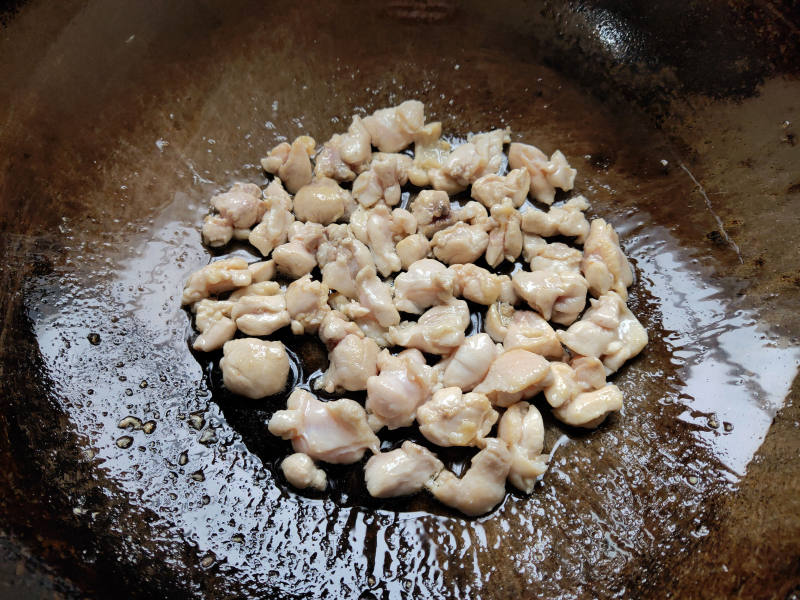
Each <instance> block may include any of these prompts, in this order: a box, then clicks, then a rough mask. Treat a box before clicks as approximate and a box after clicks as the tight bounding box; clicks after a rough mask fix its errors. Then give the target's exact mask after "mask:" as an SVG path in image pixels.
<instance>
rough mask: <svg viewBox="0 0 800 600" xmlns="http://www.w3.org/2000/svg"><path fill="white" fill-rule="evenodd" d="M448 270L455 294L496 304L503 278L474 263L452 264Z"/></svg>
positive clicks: (487, 303)
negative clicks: (451, 277) (451, 276)
mask: <svg viewBox="0 0 800 600" xmlns="http://www.w3.org/2000/svg"><path fill="white" fill-rule="evenodd" d="M448 271H449V272H450V273H452V275H453V295H454V296H460V297H461V298H466V299H467V300H469V301H471V302H475V303H477V304H483V305H485V306H489V305H491V304H494V303H495V301H497V298H498V297H499V296H500V292H501V291H502V280H501V279H500V277H499V276H498V275H495V274H494V273H491V272H490V271H487V270H486V269H484V268H482V267H479V266H477V265H473V264H465V265H452V266H451V267H449V268H448ZM395 285H397V284H396V283H395Z"/></svg>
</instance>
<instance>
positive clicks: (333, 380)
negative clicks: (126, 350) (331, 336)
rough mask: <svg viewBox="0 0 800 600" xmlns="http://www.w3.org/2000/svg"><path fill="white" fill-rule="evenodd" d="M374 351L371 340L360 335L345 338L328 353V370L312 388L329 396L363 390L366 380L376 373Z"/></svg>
mask: <svg viewBox="0 0 800 600" xmlns="http://www.w3.org/2000/svg"><path fill="white" fill-rule="evenodd" d="M359 333H360V332H359ZM378 351H379V349H378V345H377V344H376V343H375V341H374V340H372V339H371V338H368V337H364V335H363V334H360V335H358V334H353V333H351V334H348V335H346V336H345V337H344V339H343V340H342V341H341V342H339V343H338V344H336V346H334V348H333V350H331V351H330V352H329V353H328V359H329V365H328V370H327V371H325V374H324V375H323V376H322V377H321V378H320V379H319V380H318V381H317V383H316V384H315V387H316V388H317V389H320V388H321V389H324V390H325V391H326V392H329V393H332V392H335V391H341V390H347V391H351V392H354V391H358V390H365V389H367V379H369V378H370V377H372V376H373V375H375V374H376V373H377V372H378Z"/></svg>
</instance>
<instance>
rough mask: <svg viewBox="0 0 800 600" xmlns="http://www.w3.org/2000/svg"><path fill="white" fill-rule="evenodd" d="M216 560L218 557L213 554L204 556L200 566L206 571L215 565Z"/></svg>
mask: <svg viewBox="0 0 800 600" xmlns="http://www.w3.org/2000/svg"><path fill="white" fill-rule="evenodd" d="M215 558H216V557H215V556H214V555H213V554H208V555H207V556H204V557H203V560H201V561H200V566H202V567H203V568H204V569H207V568H208V567H210V566H211V565H213V564H214V559H215Z"/></svg>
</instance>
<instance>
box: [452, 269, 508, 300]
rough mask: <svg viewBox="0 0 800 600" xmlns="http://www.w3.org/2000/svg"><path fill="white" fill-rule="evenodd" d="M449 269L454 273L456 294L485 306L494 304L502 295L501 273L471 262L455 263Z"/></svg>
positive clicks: (454, 290)
mask: <svg viewBox="0 0 800 600" xmlns="http://www.w3.org/2000/svg"><path fill="white" fill-rule="evenodd" d="M448 271H449V272H450V273H452V274H453V295H454V296H460V297H461V298H466V299H467V300H469V301H471V302H475V303H477V304H483V305H485V306H489V305H491V304H494V302H496V301H497V299H498V298H499V297H500V293H501V292H502V280H501V279H500V276H499V275H495V274H494V273H491V272H490V271H487V270H486V269H484V268H482V267H479V266H477V265H473V264H471V263H470V264H465V265H453V266H451V267H449V268H448Z"/></svg>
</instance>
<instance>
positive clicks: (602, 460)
mask: <svg viewBox="0 0 800 600" xmlns="http://www.w3.org/2000/svg"><path fill="white" fill-rule="evenodd" d="M799 16H800V14H799V12H798V8H797V6H796V5H794V3H791V2H780V1H776V2H767V1H762V0H754V1H752V2H745V3H731V4H730V5H729V4H728V3H726V2H719V1H716V0H714V1H711V2H689V3H672V2H661V1H658V2H652V3H629V2H620V1H611V0H608V1H600V0H598V1H585V2H580V1H572V2H541V3H533V2H532V3H522V2H520V3H517V2H497V3H492V4H490V5H487V4H486V3H480V2H471V1H464V2H455V1H451V0H441V1H438V2H435V1H429V2H428V1H422V0H392V1H390V2H387V3H354V2H339V3H288V2H271V3H256V2H243V1H239V0H229V1H228V2H224V3H222V2H196V3H195V2H137V3H128V2H114V1H111V0H105V1H104V0H84V1H78V0H66V1H64V2H57V3H53V2H43V1H38V0H33V1H31V2H22V3H12V4H11V5H10V6H8V8H6V9H5V11H4V12H3V17H2V25H0V33H1V34H2V35H0V81H2V85H0V107H1V108H0V119H2V120H0V165H2V169H0V199H2V203H1V204H0V231H2V235H1V236H0V246H1V247H2V253H3V257H4V260H3V262H2V265H0V290H2V291H0V308H1V309H2V310H0V314H2V315H3V321H2V334H1V335H0V357H1V360H0V406H2V410H0V465H2V468H1V469H0V473H2V478H3V493H2V497H1V498H0V528H1V529H2V536H0V548H2V553H0V558H1V559H2V560H1V561H0V562H1V563H2V564H1V565H0V566H1V567H2V573H3V576H2V578H0V579H2V581H3V585H2V587H0V589H1V590H2V591H1V592H0V593H1V594H2V595H4V596H5V597H9V598H17V597H32V598H36V597H52V596H53V595H54V594H56V595H59V597H66V598H85V597H93V598H108V597H115V596H116V597H119V596H120V595H122V596H124V597H130V598H150V597H158V598H165V597H169V598H191V597H206V598H233V597H282V598H283V597H298V598H299V597H323V596H325V597H342V598H400V597H420V598H424V597H437V598H440V597H462V598H512V597H520V598H527V597H552V598H612V597H628V598H640V597H682V598H721V597H733V596H736V597H742V598H781V599H783V598H797V597H798V596H800V587H799V586H800V519H798V514H800V461H798V460H797V459H798V450H799V449H800V445H799V444H798V422H800V407H799V406H798V380H797V378H796V373H797V365H798V333H800V311H798V310H797V309H798V306H800V304H799V301H800V275H798V273H800V256H799V255H798V252H797V242H798V234H797V231H798V226H799V225H800V223H798V214H800V211H799V210H798V208H800V168H798V165H800V155H799V154H800V148H798V146H797V145H796V141H797V135H798V125H797V124H798V122H800V102H798V99H800V81H798V79H797V65H798V64H800V60H798V59H800V54H798V48H800V44H799V42H800V40H799V39H798V37H799V34H798V23H800V19H799V18H798V17H799ZM407 98H418V99H420V100H422V101H424V102H425V103H426V105H427V107H428V115H429V118H432V119H440V120H442V121H443V124H444V128H445V129H446V130H448V131H452V132H454V133H457V134H461V135H464V134H466V133H467V132H469V131H478V130H485V129H487V128H490V127H495V126H506V125H508V126H510V127H511V128H512V131H513V132H514V136H515V139H520V140H528V141H532V142H534V143H536V144H537V145H538V146H540V147H543V148H544V149H546V150H548V151H552V150H554V149H556V148H560V149H561V150H562V151H563V152H564V153H565V154H566V155H567V157H568V158H569V159H570V161H571V162H572V164H573V166H575V167H577V169H578V173H579V176H578V180H577V186H576V187H577V189H578V190H579V191H581V192H582V193H584V194H585V195H586V196H587V197H588V198H589V200H590V201H591V203H592V206H593V208H592V213H593V214H595V215H598V216H603V217H605V218H606V219H608V220H610V221H611V222H612V223H613V224H614V225H615V226H616V227H617V229H618V230H619V231H620V233H621V237H622V239H623V246H624V248H625V250H626V252H627V253H628V254H629V256H630V257H631V259H632V262H633V263H634V264H635V270H636V274H637V281H636V283H635V284H634V287H633V288H632V296H631V306H632V309H633V311H634V312H635V313H636V314H637V315H638V316H639V318H640V319H641V320H642V322H643V323H644V324H645V326H646V327H647V328H648V330H649V332H650V335H651V342H650V344H649V345H648V347H647V348H646V350H645V351H644V352H643V353H642V354H641V355H640V356H639V357H637V358H636V359H635V360H633V361H631V362H630V364H628V365H627V366H626V367H625V368H623V369H622V370H621V372H619V373H618V374H617V375H616V376H615V379H614V381H615V383H617V384H618V385H619V386H620V387H621V388H622V389H623V392H624V394H625V397H626V405H625V409H624V410H623V412H622V413H621V414H620V415H618V416H615V417H613V418H611V419H609V421H608V422H607V423H605V424H604V425H603V426H602V427H600V428H599V429H598V430H597V431H594V432H591V433H587V434H581V433H579V432H576V431H574V430H569V429H564V428H560V427H558V426H557V425H556V424H555V423H548V438H547V447H548V448H551V447H555V451H554V454H553V461H552V466H551V469H550V470H549V471H548V473H547V474H546V475H545V476H544V478H543V481H542V482H541V484H539V485H538V486H537V488H536V490H535V491H534V493H533V494H532V495H531V496H523V495H518V494H516V493H514V492H510V493H509V495H508V497H507V499H506V501H505V502H504V503H503V504H502V505H501V506H500V507H499V508H498V509H496V510H495V511H493V512H492V513H490V514H489V515H486V516H484V517H481V518H477V519H465V518H463V517H461V516H460V515H458V514H455V513H453V512H450V511H447V510H446V509H444V508H442V507H440V506H438V505H436V504H435V503H433V502H432V501H430V500H428V499H427V498H425V497H423V496H420V497H417V498H414V499H411V500H405V501H400V500H398V501H395V502H391V503H383V504H376V503H373V502H371V501H370V499H369V498H368V497H366V495H365V494H364V493H363V490H362V488H361V487H360V486H361V484H360V483H358V481H357V480H351V479H349V478H348V476H347V475H346V474H345V473H344V472H343V473H334V474H333V480H334V482H335V486H334V489H333V491H332V492H331V493H330V494H327V495H324V496H312V495H305V494H298V493H296V492H295V491H293V490H291V489H290V488H289V487H288V486H287V485H286V484H285V482H284V480H283V479H282V478H281V476H280V475H279V474H278V473H277V471H276V468H275V464H276V460H277V459H278V457H279V456H280V455H282V453H283V452H285V446H283V445H282V444H283V443H282V442H281V443H278V441H276V440H275V439H274V438H272V437H271V436H269V435H268V434H267V432H266V429H265V420H266V419H267V418H268V417H269V415H270V414H271V412H272V411H273V410H275V409H276V407H275V406H272V405H269V404H264V403H243V402H236V401H235V400H233V399H231V398H226V397H223V396H220V395H219V394H218V393H217V392H215V390H216V387H215V385H216V384H215V373H214V371H213V369H212V368H209V366H208V365H207V364H205V363H203V364H201V362H198V358H196V357H195V356H193V355H192V354H191V352H190V350H189V348H188V345H187V343H186V340H187V337H188V335H189V332H190V323H189V319H188V316H187V315H186V313H185V312H183V311H182V310H181V309H180V307H179V295H178V290H179V288H180V286H181V285H182V282H183V280H184V279H185V278H186V276H187V274H188V273H189V272H190V271H191V270H192V269H194V268H197V267H198V266H199V265H201V264H204V263H205V262H206V261H207V260H208V252H207V250H205V249H204V248H203V247H202V245H201V242H200V237H199V234H198V227H199V223H200V222H201V219H202V216H203V214H204V212H205V210H206V206H207V204H206V202H207V200H208V198H209V197H210V195H211V194H212V193H214V192H215V191H217V190H218V189H220V188H222V187H225V186H226V185H228V184H229V183H231V182H232V181H234V180H249V181H254V182H262V181H263V175H262V172H261V170H260V168H259V167H258V165H257V160H256V159H257V158H259V157H260V156H262V155H263V154H264V152H265V150H267V149H268V148H270V147H272V145H273V144H275V143H276V141H277V140H279V139H281V138H280V136H286V137H289V138H293V137H294V136H296V135H299V134H303V133H310V134H311V135H314V136H315V137H316V139H317V140H325V139H327V138H328V137H329V136H330V135H331V134H332V133H334V132H336V131H339V130H342V129H344V128H345V127H346V124H347V122H346V119H347V118H348V117H349V115H351V114H352V113H353V112H356V111H366V112H370V111H372V110H374V109H375V108H379V107H382V106H386V105H390V104H392V103H394V102H397V101H400V100H403V99H407ZM301 352H304V356H305V358H306V360H307V361H309V363H307V364H312V365H313V360H314V356H315V355H314V350H313V348H307V349H305V350H302V349H301ZM127 415H133V416H136V417H137V418H139V419H141V420H142V421H153V423H154V424H155V430H154V431H152V432H151V433H150V434H146V433H145V432H144V431H134V432H130V431H123V430H121V429H119V428H118V427H117V423H118V422H119V420H120V419H122V418H123V417H125V416H127ZM125 435H129V436H130V437H131V438H132V439H131V440H130V442H129V445H128V441H126V440H124V439H121V438H123V436H125Z"/></svg>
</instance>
